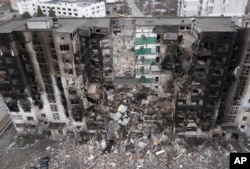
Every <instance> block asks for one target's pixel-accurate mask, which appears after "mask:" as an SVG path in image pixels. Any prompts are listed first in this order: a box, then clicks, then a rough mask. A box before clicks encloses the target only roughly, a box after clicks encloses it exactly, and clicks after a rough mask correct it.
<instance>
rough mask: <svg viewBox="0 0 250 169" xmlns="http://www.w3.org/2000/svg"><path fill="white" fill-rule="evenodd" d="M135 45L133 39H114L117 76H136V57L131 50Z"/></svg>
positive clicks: (115, 71) (115, 72)
mask: <svg viewBox="0 0 250 169" xmlns="http://www.w3.org/2000/svg"><path fill="white" fill-rule="evenodd" d="M133 45H134V44H133V39H132V38H126V37H116V38H113V57H114V58H113V59H114V65H113V66H114V74H115V76H134V67H135V57H134V52H133V51H132V50H131V49H132V47H133Z"/></svg>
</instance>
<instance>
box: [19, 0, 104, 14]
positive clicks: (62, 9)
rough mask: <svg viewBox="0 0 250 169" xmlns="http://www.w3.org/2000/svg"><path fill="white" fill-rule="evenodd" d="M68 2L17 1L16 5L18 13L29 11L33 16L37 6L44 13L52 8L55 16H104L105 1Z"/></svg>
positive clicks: (47, 12)
mask: <svg viewBox="0 0 250 169" xmlns="http://www.w3.org/2000/svg"><path fill="white" fill-rule="evenodd" d="M83 3H84V2H82V3H80V2H77V3H68V2H63V1H62V2H60V3H59V2H57V1H55V3H51V2H46V1H44V2H43V1H39V0H28V1H18V2H17V6H18V9H19V13H20V14H23V13H24V12H29V13H30V15H31V16H33V15H34V14H35V13H36V12H37V7H38V6H40V7H41V10H42V12H43V13H44V14H45V15H49V10H50V9H51V8H52V9H53V11H54V12H55V15H56V16H57V17H104V16H106V11H105V2H104V1H102V2H98V3H85V5H83Z"/></svg>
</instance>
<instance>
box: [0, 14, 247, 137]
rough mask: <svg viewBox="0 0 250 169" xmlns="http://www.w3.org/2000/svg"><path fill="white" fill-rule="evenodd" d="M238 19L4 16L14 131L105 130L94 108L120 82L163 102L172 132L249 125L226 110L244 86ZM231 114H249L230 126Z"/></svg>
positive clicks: (242, 29) (243, 38) (2, 49)
mask: <svg viewBox="0 0 250 169" xmlns="http://www.w3.org/2000/svg"><path fill="white" fill-rule="evenodd" d="M246 23H247V19H246V18H245V20H243V21H242V20H241V22H240V24H238V20H237V21H233V20H231V18H196V19H194V18H192V19H190V18H102V19H98V18H91V19H90V18H88V19H87V18H84V19H66V18H64V19H56V18H50V17H40V18H31V19H28V20H12V21H10V22H8V23H6V24H4V25H2V26H1V27H0V58H1V63H0V64H1V82H0V86H1V87H0V88H1V93H2V95H3V97H4V100H5V102H6V104H7V106H8V108H9V114H10V116H11V118H12V120H13V123H14V126H15V128H16V130H17V131H18V132H20V133H26V134H27V133H41V132H44V131H45V132H46V133H48V134H49V135H52V136H53V137H54V138H55V137H57V136H62V135H65V134H66V133H67V132H68V131H73V132H74V133H79V132H87V133H95V132H96V131H97V130H99V129H103V130H104V129H105V128H106V125H107V124H108V122H107V120H106V119H105V118H104V116H106V114H105V113H104V110H103V109H101V108H102V105H103V102H104V101H105V99H106V95H107V93H108V92H107V89H108V88H114V86H116V85H118V84H119V85H120V84H126V85H127V84H129V85H134V86H136V87H137V89H138V93H140V92H143V93H147V92H150V93H153V94H154V96H156V97H157V98H159V99H160V98H167V99H168V104H167V103H166V105H169V104H170V105H171V109H170V110H169V111H170V112H171V115H166V116H168V117H164V115H163V114H161V118H163V119H164V118H172V120H173V123H172V124H171V127H172V129H173V132H174V133H176V134H181V135H194V136H197V135H199V136H200V135H204V134H205V135H206V134H208V133H209V131H211V130H212V129H214V128H215V127H216V126H217V125H225V126H232V125H233V126H238V125H242V123H244V125H246V124H248V126H249V124H250V121H249V120H250V117H248V116H249V113H247V111H246V112H244V113H239V115H238V116H239V117H238V116H237V113H238V110H236V109H235V108H234V107H235V104H234V103H236V105H237V104H240V103H239V100H237V98H236V97H238V96H239V99H242V98H241V96H242V94H243V93H244V91H247V84H248V76H247V73H246V74H244V73H245V67H246V66H247V64H248V62H247V63H246V62H244V59H246V57H247V56H248V55H247V51H248V43H249V29H248V27H247V26H248V25H247V24H246ZM239 72H241V74H240V73H239ZM242 78H244V79H243V81H242ZM241 86H244V87H243V88H244V89H243V88H242V87H241ZM239 94H241V95H239ZM235 99H236V100H235ZM243 100H244V99H243ZM234 101H236V102H234ZM244 103H245V102H244ZM245 107H247V106H245ZM97 109H98V110H97ZM231 109H234V110H236V112H235V113H234V114H235V115H234V117H235V118H236V116H237V118H239V119H240V118H242V117H241V116H242V114H243V115H244V117H245V116H247V117H246V118H244V120H243V121H241V120H238V121H231V122H230V118H231V115H230V113H231V111H229V110H231ZM247 110H248V109H247ZM96 112H100V113H96ZM143 113H145V112H143ZM149 118H150V117H149Z"/></svg>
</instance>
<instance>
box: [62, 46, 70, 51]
mask: <svg viewBox="0 0 250 169" xmlns="http://www.w3.org/2000/svg"><path fill="white" fill-rule="evenodd" d="M60 50H61V51H69V45H60Z"/></svg>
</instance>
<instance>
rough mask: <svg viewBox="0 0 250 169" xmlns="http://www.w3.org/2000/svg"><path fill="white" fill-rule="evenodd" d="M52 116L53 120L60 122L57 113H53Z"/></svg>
mask: <svg viewBox="0 0 250 169" xmlns="http://www.w3.org/2000/svg"><path fill="white" fill-rule="evenodd" d="M52 115H53V119H54V120H60V116H59V113H53V114H52Z"/></svg>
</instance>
